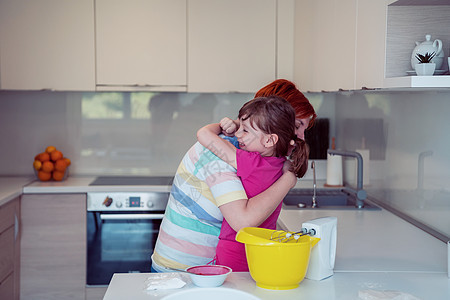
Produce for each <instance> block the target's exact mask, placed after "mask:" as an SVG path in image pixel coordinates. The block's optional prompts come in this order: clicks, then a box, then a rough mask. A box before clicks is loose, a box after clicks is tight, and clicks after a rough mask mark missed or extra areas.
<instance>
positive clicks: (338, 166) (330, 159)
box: [326, 154, 342, 186]
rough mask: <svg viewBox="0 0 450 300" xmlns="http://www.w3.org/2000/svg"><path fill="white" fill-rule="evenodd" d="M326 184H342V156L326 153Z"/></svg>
mask: <svg viewBox="0 0 450 300" xmlns="http://www.w3.org/2000/svg"><path fill="white" fill-rule="evenodd" d="M326 185H328V186H342V156H341V155H331V154H328V155H327V183H326Z"/></svg>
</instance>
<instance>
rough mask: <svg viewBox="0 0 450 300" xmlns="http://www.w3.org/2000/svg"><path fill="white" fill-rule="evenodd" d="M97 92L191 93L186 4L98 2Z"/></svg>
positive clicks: (147, 0)
mask: <svg viewBox="0 0 450 300" xmlns="http://www.w3.org/2000/svg"><path fill="white" fill-rule="evenodd" d="M95 16H96V51H97V53H96V66H97V89H98V90H164V91H167V90H173V91H186V0H172V1H165V0H129V1H122V0H97V1H95Z"/></svg>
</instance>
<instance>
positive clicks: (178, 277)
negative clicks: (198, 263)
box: [144, 273, 186, 291]
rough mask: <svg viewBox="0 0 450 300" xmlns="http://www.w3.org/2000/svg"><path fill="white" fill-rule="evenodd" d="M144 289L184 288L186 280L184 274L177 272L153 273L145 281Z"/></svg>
mask: <svg viewBox="0 0 450 300" xmlns="http://www.w3.org/2000/svg"><path fill="white" fill-rule="evenodd" d="M144 284H145V287H144V290H147V291H150V290H168V289H179V288H182V287H183V286H184V285H185V284H186V282H185V281H184V280H183V276H182V274H177V273H152V274H151V276H150V277H149V278H147V280H146V281H145V283H144Z"/></svg>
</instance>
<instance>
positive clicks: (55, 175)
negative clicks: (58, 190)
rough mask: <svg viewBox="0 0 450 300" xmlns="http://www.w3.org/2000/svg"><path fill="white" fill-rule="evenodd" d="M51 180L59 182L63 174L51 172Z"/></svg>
mask: <svg viewBox="0 0 450 300" xmlns="http://www.w3.org/2000/svg"><path fill="white" fill-rule="evenodd" d="M53 179H54V180H56V181H61V180H63V179H64V172H61V171H53Z"/></svg>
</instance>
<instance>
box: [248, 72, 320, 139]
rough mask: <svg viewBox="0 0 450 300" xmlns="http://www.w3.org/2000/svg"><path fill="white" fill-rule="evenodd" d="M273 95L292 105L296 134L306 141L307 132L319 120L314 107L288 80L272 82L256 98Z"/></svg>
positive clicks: (258, 92) (257, 93)
mask: <svg viewBox="0 0 450 300" xmlns="http://www.w3.org/2000/svg"><path fill="white" fill-rule="evenodd" d="M273 95H276V96H278V97H281V98H284V99H286V100H287V101H288V102H289V103H290V104H291V105H292V107H293V108H294V110H295V128H296V130H295V134H296V135H297V137H298V138H300V139H302V140H304V139H305V130H306V129H309V128H311V127H312V125H313V124H314V121H315V120H316V118H317V114H316V112H315V110H314V107H313V106H312V105H311V103H309V100H308V99H307V98H306V97H305V95H303V93H302V92H300V91H299V90H298V89H297V87H296V86H295V84H294V83H293V82H291V81H289V80H286V79H277V80H275V81H272V82H271V83H269V84H268V85H266V86H265V87H263V88H261V89H260V90H259V91H257V92H256V94H255V98H257V97H268V96H273Z"/></svg>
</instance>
